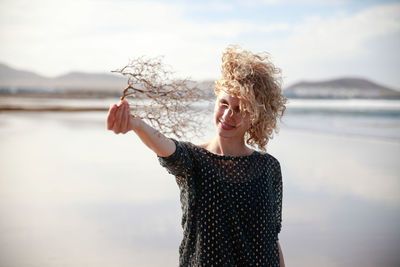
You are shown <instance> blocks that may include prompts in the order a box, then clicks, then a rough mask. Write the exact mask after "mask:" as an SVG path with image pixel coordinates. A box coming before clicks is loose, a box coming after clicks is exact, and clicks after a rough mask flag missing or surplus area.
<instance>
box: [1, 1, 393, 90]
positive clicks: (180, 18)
mask: <svg viewBox="0 0 400 267" xmlns="http://www.w3.org/2000/svg"><path fill="white" fill-rule="evenodd" d="M235 5H236V6H235ZM276 5H279V3H276ZM2 6H3V7H4V8H2V9H0V23H1V24H0V25H1V27H0V38H1V42H0V61H4V62H6V63H11V65H12V66H16V67H23V68H27V69H32V70H35V71H39V72H40V73H44V74H51V75H56V74H62V73H64V72H66V71H70V70H82V71H85V70H86V71H110V70H112V69H115V68H118V67H122V66H123V65H124V64H126V63H127V62H128V60H129V58H133V57H136V56H140V55H148V56H158V55H165V61H166V63H168V64H170V65H172V66H173V68H174V69H175V70H176V71H177V72H178V73H181V74H182V75H183V76H192V77H193V78H197V79H204V78H216V77H218V75H219V67H220V57H221V52H222V50H223V49H224V48H225V47H226V46H227V45H228V44H231V43H236V44H240V45H243V46H244V47H245V48H247V49H251V50H253V51H257V52H261V51H269V52H271V54H272V55H273V56H274V58H275V59H276V63H277V64H278V66H280V67H281V68H283V69H284V75H286V77H287V78H286V79H287V81H295V80H297V79H301V78H303V77H305V78H316V77H327V76H329V75H335V74H340V71H338V70H340V69H341V64H342V63H343V62H346V64H347V65H348V66H350V65H351V66H354V67H353V69H354V70H356V69H357V68H359V69H360V70H359V73H360V75H362V74H370V73H371V72H372V71H373V72H375V73H378V72H379V71H376V69H374V67H371V68H369V69H368V70H366V69H362V67H360V63H359V62H362V64H361V65H367V64H366V62H365V59H363V58H364V57H366V55H368V57H369V58H373V57H372V56H371V55H381V54H382V53H383V54H384V55H386V56H383V57H379V58H378V57H377V56H375V59H374V60H377V61H378V62H377V63H376V64H375V65H376V66H378V65H379V66H387V67H385V68H384V69H393V64H396V63H394V62H390V64H387V62H386V61H385V62H383V61H382V60H383V59H385V58H386V59H388V60H389V59H390V58H393V57H389V56H388V55H389V54H391V53H397V52H396V51H394V48H391V49H387V47H385V49H384V50H385V51H380V50H381V49H382V44H376V45H375V46H373V45H372V44H373V43H374V42H375V43H376V42H378V41H379V40H383V41H384V43H385V44H387V43H388V41H387V38H389V37H390V38H395V40H397V39H399V38H398V36H399V34H398V33H399V14H400V8H399V7H400V5H399V4H393V5H382V6H376V7H372V8H369V9H365V10H363V11H361V12H359V13H357V14H352V15H348V14H345V13H342V14H339V15H333V16H331V17H321V16H313V17H309V18H306V19H304V20H301V21H296V23H293V22H288V21H290V20H289V19H288V18H285V17H284V16H282V17H281V18H280V20H279V21H269V20H268V21H267V20H264V21H260V19H258V20H257V21H256V20H252V17H249V16H245V17H241V18H240V19H238V18H235V17H233V16H231V15H226V16H225V17H223V16H222V17H221V18H218V20H210V19H208V20H207V18H205V19H204V21H201V20H200V19H199V18H196V19H192V18H190V17H189V16H188V14H192V12H194V11H195V10H196V9H201V10H202V12H203V13H202V14H204V13H207V12H206V10H207V9H208V10H210V11H211V10H213V11H215V10H219V11H218V12H223V10H226V11H229V10H233V9H235V8H236V9H237V8H239V7H240V6H237V3H236V4H231V3H230V4H227V3H226V2H224V1H219V2H215V3H214V2H213V3H206V4H205V5H204V6H199V5H187V4H186V5H185V4H179V3H175V4H171V3H169V4H165V3H164V2H151V1H146V2H145V1H143V2H140V1H132V2H131V1H110V0H99V1H92V0H82V1H79V2H76V1H73V2H68V1H57V0H54V1H50V0H40V1H39V0H38V1H34V2H33V1H26V0H18V1H11V0H9V1H2ZM188 11H190V12H189V13H188ZM267 11H268V10H263V9H262V8H261V7H260V8H259V9H258V10H257V12H267ZM227 13H229V12H227ZM234 13H235V12H233V13H232V14H234ZM266 14H268V12H267V13H266ZM393 35H394V36H395V37H393ZM386 50H387V51H386ZM327 61H329V63H330V64H329V66H327V64H326V62H327ZM392 61H393V60H392ZM304 66H307V67H306V68H305V67H304ZM376 68H377V67H376ZM361 70H362V71H361ZM388 73H389V72H386V73H384V71H383V70H381V71H380V74H378V76H379V75H381V76H382V77H384V78H382V79H385V80H386V79H387V80H390V79H391V80H392V82H393V81H394V82H396V78H393V77H394V76H395V75H394V74H388ZM356 74H357V72H356ZM385 75H386V76H385ZM398 82H399V84H400V81H398Z"/></svg>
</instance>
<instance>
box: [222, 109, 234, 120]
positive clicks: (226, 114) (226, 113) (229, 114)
mask: <svg viewBox="0 0 400 267" xmlns="http://www.w3.org/2000/svg"><path fill="white" fill-rule="evenodd" d="M232 116H233V110H232V109H231V108H227V109H225V111H224V114H223V118H224V119H225V118H228V117H229V118H232Z"/></svg>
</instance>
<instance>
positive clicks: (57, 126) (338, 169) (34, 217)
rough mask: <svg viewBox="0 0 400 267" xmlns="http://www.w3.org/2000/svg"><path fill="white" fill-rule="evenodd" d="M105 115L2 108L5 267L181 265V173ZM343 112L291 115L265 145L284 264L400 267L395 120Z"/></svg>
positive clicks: (1, 250)
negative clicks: (279, 180) (277, 173)
mask: <svg viewBox="0 0 400 267" xmlns="http://www.w3.org/2000/svg"><path fill="white" fill-rule="evenodd" d="M105 116H106V113H105V112H87V113H81V112H77V113H63V112H59V113H46V112H42V113H23V112H20V113H18V112H16V113H0V147H1V150H0V162H1V168H0V200H1V201H0V235H1V238H0V263H1V264H0V265H1V266H40V267H46V266H74V267H75V266H100V267H101V266H177V263H178V247H179V243H180V241H181V238H182V229H181V227H180V220H181V217H180V216H181V210H180V203H179V191H178V187H177V185H176V183H175V181H174V177H173V176H171V175H169V174H167V172H166V171H165V170H164V169H163V168H162V167H161V166H160V165H159V164H158V161H157V158H156V157H155V155H154V154H153V153H152V152H151V151H149V150H148V149H147V148H146V147H145V146H144V145H143V144H142V143H141V142H140V141H139V140H138V138H137V137H136V136H135V135H134V134H133V133H128V134H126V135H114V134H113V133H112V132H109V131H106V130H105V122H104V119H105ZM321 116H323V117H321ZM346 116H347V115H346ZM346 116H343V115H341V116H339V117H336V118H335V119H334V118H333V117H332V116H331V115H327V114H325V115H324V114H322V115H321V114H320V113H318V114H317V113H313V114H304V113H301V112H288V114H287V117H286V120H284V122H285V123H284V124H282V125H281V130H280V133H279V134H278V135H276V136H275V137H274V139H272V140H271V141H270V143H269V145H268V152H269V153H270V154H272V155H274V156H275V157H276V158H278V160H279V161H280V162H281V166H282V174H283V182H284V198H283V199H284V200H283V201H284V203H283V223H282V225H283V228H282V232H281V234H280V243H281V246H282V249H283V253H284V255H285V260H286V263H287V266H399V264H400V255H399V254H398V249H399V248H400V229H399V226H398V225H400V212H399V211H400V195H399V194H398V190H399V188H400V177H399V174H400V167H399V166H398V159H399V158H400V157H399V156H400V142H399V138H398V137H397V136H398V132H397V129H398V127H399V124H398V118H397V117H396V116H395V117H391V118H387V117H383V119H382V118H381V117H377V116H375V117H373V118H371V117H370V116H369V117H368V116H367V117H365V116H364V121H363V120H362V119H361V120H358V119H354V120H353V119H351V118H349V117H346ZM379 118H381V119H379ZM346 119H347V121H346ZM365 120H367V121H368V123H365ZM388 120H389V121H390V128H389V127H386V128H385V129H384V131H386V132H385V133H384V134H383V135H382V134H381V133H382V131H376V127H375V126H374V125H383V124H385V123H387V121H388ZM333 121H336V122H335V123H336V124H335V123H333V124H332V122H333ZM370 122H374V124H373V125H372V126H371V124H369V123H370ZM357 123H359V125H362V126H357V125H356V124H357ZM332 125H336V128H335V127H333V126H332ZM346 125H353V127H354V128H355V129H358V130H359V129H360V127H361V128H362V127H364V128H365V129H366V130H364V131H363V132H357V131H358V130H356V131H354V130H351V131H350V130H345V129H347V128H348V127H347V126H346ZM385 125H386V124H385ZM213 131H214V130H213V127H210V128H209V129H206V133H205V137H203V138H201V139H194V140H192V141H193V142H194V143H199V142H201V141H204V140H207V139H208V138H211V137H212V136H213ZM346 131H347V132H346ZM365 132H367V133H368V134H365ZM381 135H382V136H381ZM200 140H201V141H200Z"/></svg>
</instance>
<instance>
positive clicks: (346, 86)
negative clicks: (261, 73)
mask: <svg viewBox="0 0 400 267" xmlns="http://www.w3.org/2000/svg"><path fill="white" fill-rule="evenodd" d="M284 93H285V95H286V96H287V97H289V98H400V92H399V91H396V90H393V89H390V88H388V87H385V86H382V85H379V84H377V83H374V82H371V81H369V80H367V79H361V78H339V79H334V80H328V81H319V82H309V81H302V82H298V83H296V84H293V85H291V86H289V87H287V88H286V89H285V90H284Z"/></svg>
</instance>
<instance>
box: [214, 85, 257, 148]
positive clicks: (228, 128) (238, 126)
mask: <svg viewBox="0 0 400 267" xmlns="http://www.w3.org/2000/svg"><path fill="white" fill-rule="evenodd" d="M239 104H240V100H239V98H237V97H233V96H231V95H229V94H227V93H226V92H225V91H223V90H221V91H220V93H219V94H218V96H217V100H216V103H215V108H214V122H215V125H216V127H217V134H218V135H219V136H220V137H224V138H237V139H238V140H240V141H242V140H243V138H244V134H245V133H246V131H247V130H248V129H249V128H250V119H249V117H250V116H249V115H248V114H246V115H244V116H243V115H242V114H241V112H240V107H239Z"/></svg>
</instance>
